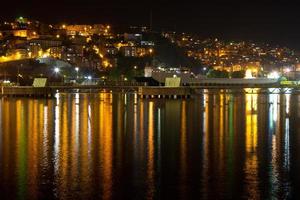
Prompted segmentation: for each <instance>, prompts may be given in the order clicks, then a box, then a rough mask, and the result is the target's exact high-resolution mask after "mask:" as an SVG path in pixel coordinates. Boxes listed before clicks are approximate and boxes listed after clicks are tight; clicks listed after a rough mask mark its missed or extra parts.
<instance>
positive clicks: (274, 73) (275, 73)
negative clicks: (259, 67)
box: [268, 71, 280, 79]
mask: <svg viewBox="0 0 300 200" xmlns="http://www.w3.org/2000/svg"><path fill="white" fill-rule="evenodd" d="M268 78H270V79H278V78H280V75H279V73H278V72H276V71H273V72H271V73H269V74H268Z"/></svg>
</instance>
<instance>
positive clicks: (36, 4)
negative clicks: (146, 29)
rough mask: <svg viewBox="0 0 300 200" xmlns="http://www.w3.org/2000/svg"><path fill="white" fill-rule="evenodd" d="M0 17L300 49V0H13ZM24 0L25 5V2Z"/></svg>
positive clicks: (0, 9) (4, 8) (2, 7)
mask: <svg viewBox="0 0 300 200" xmlns="http://www.w3.org/2000/svg"><path fill="white" fill-rule="evenodd" d="M11 2H12V3H9V4H10V5H7V6H1V8H0V17H1V18H2V19H11V18H14V17H15V16H20V15H22V16H27V17H31V18H36V19H38V20H40V21H45V22H61V21H64V22H66V23H110V24H112V25H115V26H124V25H148V24H149V21H150V20H149V19H150V11H151V10H152V12H153V26H154V29H157V30H161V29H165V30H166V29H170V30H174V29H176V30H177V31H185V32H194V33H198V34H199V35H201V36H203V37H209V36H211V37H221V38H223V39H247V40H254V41H268V42H271V43H275V44H280V45H287V46H289V47H293V48H296V49H299V50H300V3H296V2H289V3H287V2H288V1H282V2H278V1H263V0H260V1H258V0H257V1H256V0H252V1H250V0H246V1H233V0H227V1H226V0H223V1H216V0H207V1H200V0H198V1H189V0H186V1H185V0H182V1H181V2H179V3H177V2H175V1H150V0H148V1H142V0H140V1H136V0H131V1H130V0H127V1H116V0H106V1H103V0H82V1H80V2H78V1H75V0H73V1H71V0H60V1H59V0H48V1H47V0H39V1H37V0H34V1H25V0H24V1H21V0H20V1H19V2H18V0H14V1H13V0H12V1H11ZM24 2H26V3H24Z"/></svg>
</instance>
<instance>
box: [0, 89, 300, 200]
mask: <svg viewBox="0 0 300 200" xmlns="http://www.w3.org/2000/svg"><path fill="white" fill-rule="evenodd" d="M206 92H207V93H205V94H203V95H199V96H197V97H195V98H193V99H189V100H145V99H144V100H141V99H138V98H137V96H136V95H135V94H121V93H100V94H60V95H58V96H57V98H56V99H52V100H44V99H28V98H27V99H26V98H20V99H2V100H0V130H1V131H0V195H1V196H0V199H137V200H140V199H233V198H234V199H241V198H243V199H292V198H293V199H296V198H298V197H299V194H300V96H299V95H296V94H259V95H257V94H244V93H241V92H235V93H224V92H222V91H206ZM298 199H299V198H298Z"/></svg>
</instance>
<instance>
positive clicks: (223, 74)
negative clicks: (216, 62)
mask: <svg viewBox="0 0 300 200" xmlns="http://www.w3.org/2000/svg"><path fill="white" fill-rule="evenodd" d="M207 77H208V78H229V73H228V72H227V71H220V70H214V69H211V70H209V71H208V73H207Z"/></svg>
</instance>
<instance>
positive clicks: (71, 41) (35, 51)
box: [0, 17, 155, 70]
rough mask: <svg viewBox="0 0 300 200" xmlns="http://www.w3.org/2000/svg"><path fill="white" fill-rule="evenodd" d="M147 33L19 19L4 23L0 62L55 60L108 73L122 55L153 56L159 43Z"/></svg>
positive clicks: (107, 27) (140, 29) (2, 24)
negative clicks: (154, 49) (119, 31)
mask: <svg viewBox="0 0 300 200" xmlns="http://www.w3.org/2000/svg"><path fill="white" fill-rule="evenodd" d="M145 34H147V29H145V28H143V27H141V28H139V29H138V30H137V29H134V30H132V31H130V29H129V31H128V32H123V33H115V32H114V31H113V30H112V27H111V26H110V25H104V24H93V25H82V24H81V25H78V24H71V25H70V24H69V25H68V24H44V23H41V22H39V21H34V20H29V19H26V18H23V17H19V18H17V19H16V20H15V21H13V22H2V23H1V24H0V63H3V62H8V61H15V60H21V59H36V58H48V57H51V58H55V59H59V60H62V61H65V62H68V63H70V64H71V65H73V66H74V67H92V68H97V69H99V70H105V68H111V67H115V66H117V59H118V56H123V57H144V56H151V55H152V54H153V47H154V45H155V44H154V42H153V41H149V40H145V39H144V35H145Z"/></svg>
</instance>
